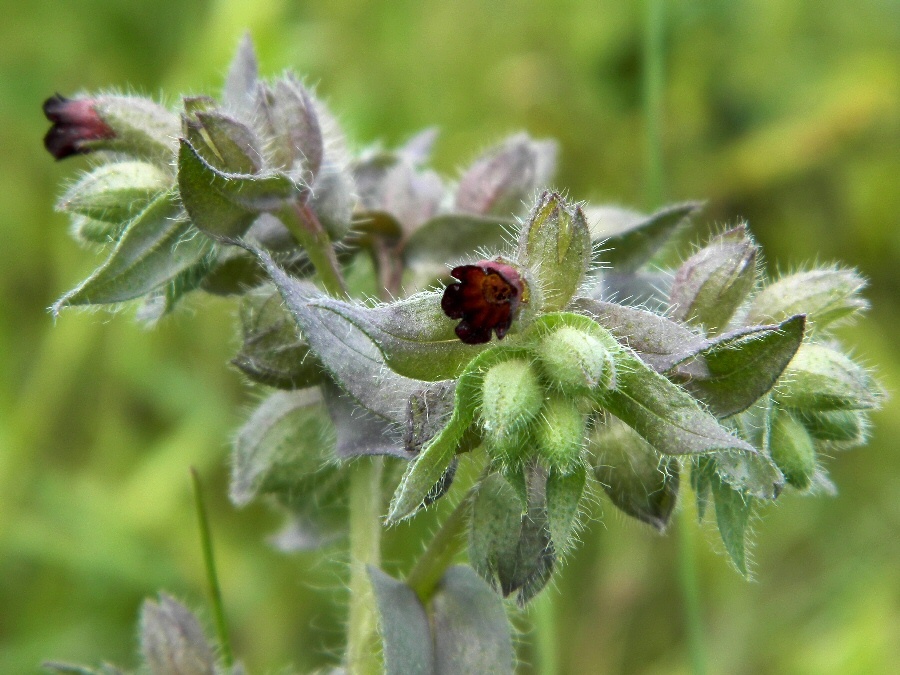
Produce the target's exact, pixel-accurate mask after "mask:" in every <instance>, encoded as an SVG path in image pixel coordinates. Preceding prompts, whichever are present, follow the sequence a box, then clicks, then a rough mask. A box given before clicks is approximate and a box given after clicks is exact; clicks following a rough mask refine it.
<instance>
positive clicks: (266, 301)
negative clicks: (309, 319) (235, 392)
mask: <svg viewBox="0 0 900 675" xmlns="http://www.w3.org/2000/svg"><path fill="white" fill-rule="evenodd" d="M240 317H241V330H242V334H243V345H242V346H241V350H240V351H239V352H238V353H237V355H236V356H235V357H234V358H233V359H232V360H231V363H232V364H233V365H234V366H236V367H237V368H238V369H240V371H241V372H243V373H244V374H245V375H246V376H247V377H249V378H250V379H251V380H253V381H254V382H258V383H260V384H264V385H267V386H270V387H276V388H278V389H302V388H304V387H310V386H314V385H316V384H319V383H320V382H321V381H322V380H323V378H324V370H323V367H322V364H321V363H320V362H319V360H318V359H317V358H316V356H315V355H314V354H312V353H311V352H310V348H309V345H308V344H307V343H306V341H305V340H303V339H302V338H301V337H300V335H299V334H298V330H297V325H296V324H295V323H294V320H293V318H291V316H290V314H288V312H287V310H286V309H285V307H284V304H283V301H282V299H281V295H280V294H279V293H278V291H277V290H275V289H273V288H272V287H271V286H268V287H266V288H264V289H261V290H260V291H255V292H253V293H249V294H247V295H246V296H244V298H243V299H242V301H241V307H240Z"/></svg>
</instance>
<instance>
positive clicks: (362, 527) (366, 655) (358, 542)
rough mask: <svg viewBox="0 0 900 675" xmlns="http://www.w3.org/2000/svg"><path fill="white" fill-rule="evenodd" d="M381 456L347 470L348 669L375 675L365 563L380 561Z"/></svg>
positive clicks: (376, 656)
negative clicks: (348, 509) (348, 518)
mask: <svg viewBox="0 0 900 675" xmlns="http://www.w3.org/2000/svg"><path fill="white" fill-rule="evenodd" d="M381 472H382V459H381V457H361V458H360V459H358V460H357V461H356V462H355V466H354V467H353V470H352V472H351V474H350V619H349V625H348V628H347V670H348V672H349V673H351V675H378V673H380V672H381V660H380V658H379V654H380V652H381V648H380V644H379V639H378V630H377V619H376V611H375V610H376V608H375V595H374V592H373V590H372V583H371V581H370V580H369V573H368V571H367V569H366V567H367V565H372V566H373V567H378V566H379V564H380V562H381V508H382V505H381Z"/></svg>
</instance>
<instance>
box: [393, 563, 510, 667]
mask: <svg viewBox="0 0 900 675" xmlns="http://www.w3.org/2000/svg"><path fill="white" fill-rule="evenodd" d="M431 606H432V613H433V617H434V654H435V664H436V668H435V671H434V672H435V673H436V675H457V674H458V673H485V674H487V673H490V674H491V675H507V674H509V675H512V673H513V672H514V665H515V654H514V652H513V646H512V638H511V635H510V627H509V621H508V620H507V618H506V611H505V610H504V608H503V601H502V600H501V599H500V598H499V597H498V596H497V595H496V594H495V593H493V592H492V591H491V589H490V588H489V587H488V585H487V584H485V583H484V581H482V580H481V579H479V578H478V575H477V574H475V572H474V571H473V570H472V568H471V567H467V566H464V565H457V566H454V567H451V568H450V569H448V570H447V571H446V573H445V574H444V577H443V579H441V582H440V584H439V586H438V590H437V593H436V594H435V597H434V599H433V600H432V602H431ZM410 672H412V671H410Z"/></svg>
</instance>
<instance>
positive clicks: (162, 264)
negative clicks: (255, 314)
mask: <svg viewBox="0 0 900 675" xmlns="http://www.w3.org/2000/svg"><path fill="white" fill-rule="evenodd" d="M183 216H184V214H183V212H182V210H181V207H180V205H179V203H178V200H177V197H176V195H175V194H174V193H173V192H166V193H164V194H162V195H160V196H159V197H157V198H156V199H155V200H154V201H153V202H151V203H150V205H149V206H148V207H147V208H146V209H144V210H143V211H142V212H141V213H140V214H138V216H137V217H136V218H135V219H134V220H132V221H131V223H130V224H129V225H128V228H127V230H126V231H125V232H124V234H123V235H122V237H121V239H120V240H119V242H118V244H117V245H116V247H115V249H113V251H112V253H111V254H110V256H109V258H108V259H107V260H106V262H105V263H104V264H103V265H102V266H101V267H100V268H98V269H97V270H96V271H95V272H94V273H93V274H92V275H91V276H90V277H89V278H88V279H86V280H85V281H84V282H82V283H81V285H79V286H78V287H77V288H75V289H74V290H72V291H70V292H69V293H67V294H66V295H64V296H63V297H62V298H60V299H59V300H57V302H56V303H55V304H54V305H53V308H52V311H53V313H54V314H59V312H60V311H61V310H62V309H63V308H64V307H70V306H73V305H97V304H112V303H119V302H125V301H127V300H133V299H135V298H139V297H141V296H142V295H146V294H147V293H150V292H151V291H153V290H155V289H157V288H159V287H160V286H162V285H164V284H165V283H167V282H168V281H170V280H172V279H174V278H175V277H177V276H178V275H179V274H180V273H181V272H183V271H184V270H186V269H188V268H189V267H191V266H193V265H195V264H196V263H197V262H198V261H200V260H201V259H202V258H203V257H204V256H206V255H207V254H208V253H209V248H210V247H209V242H208V241H204V240H203V238H202V237H197V236H192V235H191V224H190V222H189V221H188V220H186V219H185V218H184V217H183Z"/></svg>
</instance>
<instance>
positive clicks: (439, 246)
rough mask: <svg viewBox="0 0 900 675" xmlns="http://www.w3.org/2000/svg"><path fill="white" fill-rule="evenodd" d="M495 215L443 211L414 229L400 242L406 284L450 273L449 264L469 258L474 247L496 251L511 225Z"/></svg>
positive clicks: (424, 283) (430, 280)
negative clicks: (405, 269)
mask: <svg viewBox="0 0 900 675" xmlns="http://www.w3.org/2000/svg"><path fill="white" fill-rule="evenodd" d="M513 225H514V222H513V221H512V220H508V219H504V218H500V217H498V216H478V215H471V214H445V215H440V216H435V217H433V218H431V219H430V220H428V221H427V222H425V223H424V224H423V225H422V226H421V227H419V228H418V229H416V230H415V231H414V232H413V233H412V234H411V235H410V236H409V239H407V240H406V242H405V244H404V245H403V253H402V254H403V260H404V262H405V265H406V267H407V268H408V269H409V271H410V272H411V275H412V279H411V280H410V285H411V286H412V287H413V288H422V287H424V286H427V285H428V284H431V283H433V282H434V281H436V280H437V279H440V278H443V277H447V276H449V274H450V267H449V266H450V265H452V264H453V263H455V262H459V261H461V260H463V259H466V258H473V257H474V255H475V253H476V252H477V251H499V250H500V249H501V248H502V247H503V246H504V243H505V240H506V239H507V238H508V235H509V232H510V230H511V229H512V228H513Z"/></svg>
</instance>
